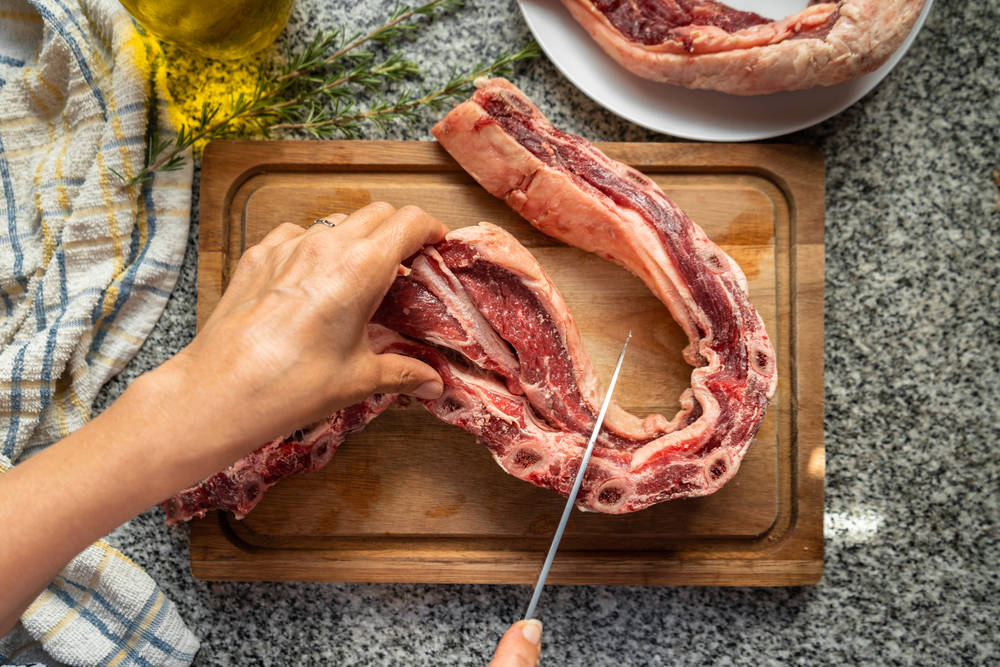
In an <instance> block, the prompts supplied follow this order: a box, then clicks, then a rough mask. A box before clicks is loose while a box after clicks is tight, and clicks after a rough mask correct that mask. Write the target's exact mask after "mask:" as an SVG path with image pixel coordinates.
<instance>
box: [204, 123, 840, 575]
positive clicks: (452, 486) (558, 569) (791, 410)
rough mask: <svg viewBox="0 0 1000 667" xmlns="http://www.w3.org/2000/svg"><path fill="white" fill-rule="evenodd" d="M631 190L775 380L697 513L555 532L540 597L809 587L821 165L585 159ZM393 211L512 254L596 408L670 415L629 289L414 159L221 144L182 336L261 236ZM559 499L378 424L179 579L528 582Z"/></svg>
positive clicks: (594, 522)
mask: <svg viewBox="0 0 1000 667" xmlns="http://www.w3.org/2000/svg"><path fill="white" fill-rule="evenodd" d="M599 147H600V148H601V149H602V150H604V151H605V152H606V153H607V154H608V155H610V156H611V157H613V158H615V159H618V160H621V161H623V162H626V163H629V164H631V165H633V166H635V167H637V168H638V169H640V170H641V171H643V172H644V173H646V174H647V175H649V176H650V177H651V178H653V179H654V180H655V181H656V182H657V183H658V184H659V185H660V187H662V188H663V189H664V191H665V192H666V193H667V194H668V195H669V196H670V197H671V198H673V199H674V200H675V201H676V202H677V203H678V204H679V205H680V206H681V207H682V208H683V209H684V210H685V211H686V212H687V213H688V214H689V215H690V216H691V217H692V218H693V219H694V220H695V221H696V222H698V223H699V224H700V225H701V226H702V227H703V228H704V229H705V230H706V232H707V233H708V235H709V236H710V237H711V238H713V239H714V240H715V241H716V242H717V243H719V244H720V246H722V247H723V249H724V250H725V251H726V252H727V253H729V254H730V255H731V256H732V257H733V258H734V259H735V260H736V261H737V262H738V263H739V264H740V265H741V267H742V268H743V270H744V272H745V273H746V275H747V278H748V282H749V286H750V296H751V300H752V301H753V303H754V305H755V306H756V307H757V309H758V310H759V311H760V313H761V316H762V317H763V319H764V322H765V326H766V327H767V329H768V332H769V333H770V334H771V336H772V338H773V340H774V341H775V342H776V348H777V356H778V371H779V378H780V379H779V386H778V391H777V393H776V396H775V399H774V401H773V402H772V405H771V407H770V408H769V410H768V414H767V417H766V418H765V420H764V422H763V424H762V427H761V430H760V432H759V433H758V435H757V438H756V441H755V444H754V447H753V448H752V449H751V450H750V452H749V453H748V455H747V457H746V458H745V460H744V462H743V465H742V466H741V469H740V471H739V473H738V474H737V476H736V478H735V479H734V480H733V481H732V482H731V483H730V484H728V485H727V486H726V487H724V488H723V489H722V490H721V491H719V492H718V493H716V494H714V495H712V496H708V497H705V498H697V499H688V500H681V501H674V502H670V503H662V504H660V505H656V506H654V507H652V508H650V509H647V510H644V511H642V512H637V513H635V514H631V515H625V516H605V515H598V514H584V513H580V514H578V515H575V516H574V517H573V520H572V521H571V522H570V524H569V527H568V529H567V533H566V537H565V538H564V540H563V546H562V547H561V549H560V552H559V556H558V558H557V559H556V562H555V564H554V566H553V570H552V574H551V575H550V581H551V582H552V583H576V584H580V583H595V584H596V583H603V584H657V585H660V584H696V585H789V584H806V583H814V582H816V581H817V580H818V579H819V577H820V576H821V574H822V549H823V534H822V519H823V462H824V457H823V440H822V437H823V430H822V427H823V393H822V392H823V380H822V372H823V364H822V351H823V330H822V325H823V201H824V192H823V187H824V174H823V161H822V154H821V153H820V152H819V151H818V150H814V149H810V148H800V147H789V146H746V145H737V146H715V145H687V144H601V145H599ZM376 200H383V201H388V202H389V203H391V204H393V205H395V206H403V205H405V204H415V205H418V206H421V207H422V208H424V209H425V210H427V211H428V212H430V213H432V214H433V215H435V216H436V217H438V218H439V219H440V220H441V221H442V222H444V223H445V224H446V225H447V226H449V227H451V228H456V227H461V226H466V225H469V224H475V223H476V222H478V221H480V220H488V221H490V222H493V223H496V224H499V225H501V226H503V227H504V228H506V229H507V230H508V231H510V232H511V233H512V234H514V236H516V237H517V238H518V239H519V240H520V241H521V242H522V243H523V244H524V245H525V246H526V247H528V248H529V249H530V250H531V252H532V253H533V254H534V255H535V257H536V258H537V259H538V260H539V263H540V264H542V266H543V267H544V268H545V270H546V271H547V272H548V273H549V275H550V276H551V278H552V279H553V281H554V282H555V284H556V285H557V286H558V287H559V289H560V291H561V292H562V294H563V296H564V298H565V299H566V302H567V304H568V305H569V307H570V309H571V311H572V312H573V313H574V315H575V317H576V319H577V322H578V324H579V326H580V330H581V333H582V334H583V337H584V341H585V342H586V344H587V349H588V350H589V352H590V354H591V356H592V357H593V359H594V362H595V366H596V367H597V370H598V373H599V374H600V376H601V377H604V378H607V377H608V376H609V375H610V373H611V370H612V368H613V366H614V362H615V358H616V356H617V350H618V349H619V347H620V345H621V340H622V339H623V338H624V335H625V332H626V331H627V330H629V329H632V331H633V332H635V334H636V336H635V338H634V340H633V343H632V344H631V345H630V347H629V355H628V356H627V357H626V362H625V366H624V367H623V372H622V378H621V379H620V380H619V388H618V389H617V390H616V393H615V395H616V399H617V400H618V402H619V404H621V405H622V406H623V407H624V408H626V409H627V410H630V411H632V412H634V413H636V414H639V415H645V414H650V413H653V412H658V413H661V414H664V415H666V416H667V417H668V418H669V417H672V416H673V414H674V412H676V410H677V409H678V397H679V396H680V393H681V392H682V391H683V390H684V389H685V388H686V387H687V386H689V383H690V373H691V368H690V367H689V366H687V365H686V364H685V363H684V362H683V360H682V358H681V354H680V350H681V349H682V348H683V347H684V345H685V344H686V343H687V341H686V339H685V337H684V335H683V333H682V332H681V330H680V328H679V327H678V326H677V325H676V324H675V323H674V322H673V320H672V319H671V318H670V316H669V314H668V313H667V312H666V309H665V308H664V307H663V305H662V304H661V303H660V302H659V301H658V300H656V299H655V298H654V297H653V296H652V295H651V294H650V293H649V292H648V290H647V289H646V288H645V286H644V285H643V284H642V283H641V282H640V281H639V280H638V279H636V278H635V277H634V276H632V275H630V274H629V273H628V272H627V271H625V270H624V269H622V268H621V267H618V266H616V265H613V264H610V263H608V262H605V261H604V260H601V259H599V258H597V257H596V256H594V255H590V254H588V253H585V252H583V251H580V250H578V249H576V248H572V247H568V246H566V245H564V244H562V243H560V242H558V241H555V240H554V239H551V238H549V237H547V236H545V235H543V234H541V233H539V232H538V231H537V230H535V229H534V228H533V227H531V226H530V225H529V224H528V223H526V222H525V221H524V220H522V219H521V218H520V217H519V216H517V215H516V214H514V213H513V212H512V211H511V210H510V209H508V208H507V207H506V205H504V204H503V202H501V201H499V200H497V199H495V198H493V197H492V196H491V195H489V194H488V193H487V192H485V191H484V190H483V189H482V188H481V187H479V185H478V184H476V183H475V182H474V181H473V180H472V179H471V178H470V177H469V176H468V175H467V174H465V172H463V171H462V170H461V169H460V168H459V167H458V166H457V165H456V164H455V163H454V162H453V161H452V160H451V158H450V157H449V156H447V154H445V153H444V151H443V150H442V149H441V148H440V147H439V146H438V145H437V144H435V143H422V142H221V143H213V144H210V145H209V146H208V148H207V149H206V153H205V160H204V167H203V176H202V191H201V235H200V256H199V305H198V321H199V325H200V324H201V323H203V322H204V321H205V319H207V317H208V316H209V315H210V314H211V310H212V309H213V308H214V307H215V305H216V304H217V302H218V299H219V297H220V295H221V293H222V291H223V290H224V289H225V285H226V284H227V280H228V276H229V275H231V272H232V270H233V268H234V267H235V264H236V262H237V261H238V259H239V256H240V255H241V254H242V252H243V251H244V250H245V249H246V248H247V247H249V246H251V245H253V244H255V243H257V242H259V241H260V240H261V239H262V238H263V237H264V235H266V234H267V233H268V232H269V231H270V230H271V229H272V228H273V227H275V226H276V225H278V224H280V223H282V222H286V221H287V222H294V223H297V224H302V225H306V224H308V223H309V222H310V221H312V220H313V219H315V218H317V217H320V216H323V215H327V214H329V213H334V212H351V211H353V210H355V209H357V208H358V207H360V206H363V205H365V204H367V203H369V202H371V201H376ZM562 504H563V499H562V498H560V497H559V496H557V495H556V494H554V493H552V492H550V491H547V490H544V489H539V488H536V487H533V486H531V485H528V484H525V483H523V482H521V481H519V480H517V479H515V478H513V477H511V476H508V475H506V474H505V473H504V472H503V471H502V470H501V469H500V468H499V467H498V466H497V465H496V464H495V463H494V462H493V461H492V459H491V457H490V456H489V453H488V452H487V451H486V449H485V448H483V447H482V446H480V445H478V444H477V443H476V442H475V440H474V438H472V436H470V435H469V434H467V433H465V432H464V431H461V430H459V429H456V428H453V427H450V426H447V425H445V424H443V423H441V422H439V421H437V420H436V419H434V418H433V417H432V416H430V415H429V414H428V413H427V412H426V411H424V410H423V409H422V408H421V407H419V406H414V407H411V408H409V409H407V410H397V409H393V410H390V411H389V412H387V413H386V414H384V415H382V416H381V417H379V418H378V419H377V420H375V421H374V422H373V423H372V424H371V425H370V426H369V427H368V428H367V429H366V430H365V431H364V432H362V433H360V434H358V435H356V436H353V437H351V438H349V439H348V441H347V442H346V443H345V444H344V445H343V446H342V447H341V449H340V450H339V451H338V452H337V454H336V456H335V457H334V459H333V461H332V462H331V463H330V464H329V465H328V466H327V467H326V468H324V469H323V470H321V471H319V472H318V473H314V474H312V475H304V476H293V477H291V478H288V479H285V480H283V481H282V482H281V483H279V484H278V485H277V486H275V487H274V488H272V489H271V490H270V491H269V492H268V494H267V496H266V497H265V498H264V500H263V501H262V502H261V504H260V505H258V507H257V508H255V509H254V511H253V512H251V513H250V515H248V516H247V517H246V519H245V520H243V521H242V522H239V521H236V520H235V519H234V518H233V517H232V516H225V515H223V514H221V513H219V514H218V515H217V516H214V517H210V518H206V519H204V520H201V521H196V522H195V523H194V526H193V531H192V550H191V564H192V572H193V573H194V575H195V576H196V577H199V578H204V579H236V580H258V579H263V580H275V579H291V580H329V581H409V582H470V583H471V582H491V583H529V582H530V581H531V580H532V578H533V577H534V575H535V574H536V572H537V568H538V565H539V562H540V558H541V557H542V555H543V552H544V549H545V548H546V547H547V546H548V542H549V539H550V538H551V534H552V531H553V529H554V527H555V524H556V522H557V520H558V517H559V513H560V510H561V507H562Z"/></svg>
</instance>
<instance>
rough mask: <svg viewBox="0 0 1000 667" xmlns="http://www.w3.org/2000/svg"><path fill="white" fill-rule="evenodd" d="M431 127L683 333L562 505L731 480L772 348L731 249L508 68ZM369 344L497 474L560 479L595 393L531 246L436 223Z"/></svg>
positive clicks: (510, 198)
mask: <svg viewBox="0 0 1000 667" xmlns="http://www.w3.org/2000/svg"><path fill="white" fill-rule="evenodd" d="M477 85H478V86H479V89H478V90H477V92H476V93H475V94H474V95H473V97H472V99H470V100H469V101H467V102H464V103H463V104H461V105H459V106H457V107H456V108H455V109H454V110H452V111H451V112H450V113H449V114H448V115H447V116H446V117H445V118H444V119H443V120H442V121H441V122H440V123H438V125H437V126H435V128H434V134H435V136H437V138H438V140H439V141H440V142H441V144H442V145H443V146H444V147H445V148H446V149H447V150H448V151H449V152H450V153H451V154H452V155H453V156H454V157H455V159H456V160H457V161H458V162H459V164H461V165H462V167H463V168H465V169H466V170H467V171H468V172H469V173H470V174H472V176H473V177H474V178H476V180H478V181H479V182H480V183H481V184H482V185H483V186H484V187H485V188H486V189H487V190H489V191H490V192H491V193H492V194H494V195H496V196H498V197H501V198H503V199H504V200H505V201H507V203H508V204H509V205H510V206H511V207H513V208H514V209H515V210H516V211H518V212H519V213H520V214H521V215H523V216H524V217H525V218H526V219H527V220H528V221H529V222H531V223H532V224H533V225H534V226H535V227H537V228H538V229H539V230H541V231H543V232H545V233H547V234H549V235H551V236H554V237H556V238H558V239H560V240H562V241H565V242H566V243H569V244H571V245H574V246H577V247H580V248H583V249H585V250H588V251H591V252H595V253H597V254H598V255H600V256H602V257H605V258H607V259H609V260H611V261H614V262H617V263H618V264H621V265H622V266H624V267H625V268H627V269H628V270H629V271H631V272H633V273H634V274H636V275H637V276H639V277H640V278H641V279H642V280H643V281H644V282H645V283H646V285H647V286H648V287H649V288H650V290H652V291H653V293H654V294H655V295H656V296H657V297H658V298H659V299H660V300H661V301H662V302H663V303H664V305H665V306H666V307H667V308H668V310H669V311H670V313H671V314H672V315H673V317H674V319H676V320H677V322H678V323H679V324H680V326H681V327H682V328H683V330H684V331H685V332H686V333H687V335H688V338H689V341H690V342H689V345H688V346H687V347H686V348H685V350H684V358H685V359H686V360H687V361H688V362H689V363H690V364H691V365H692V366H694V367H695V370H694V371H693V373H692V376H691V388H690V389H688V390H686V391H685V392H684V393H683V395H682V396H681V410H680V411H679V412H678V414H677V415H675V416H674V417H673V419H671V420H668V419H667V418H666V417H663V416H660V415H652V416H649V417H646V418H645V419H639V418H637V417H635V416H633V415H630V414H629V413H627V412H625V411H624V410H622V409H620V408H619V407H617V406H616V405H615V404H614V403H612V406H611V409H610V410H609V411H608V414H607V416H606V418H605V421H604V425H603V427H602V430H601V434H600V437H599V439H598V442H597V446H596V448H595V450H594V455H593V459H592V460H591V464H590V467H589V468H588V470H587V475H586V477H585V479H584V484H583V487H582V489H581V491H580V494H579V497H578V501H577V504H578V505H579V506H580V507H581V508H583V509H588V510H592V511H597V512H603V513H610V514H620V513H626V512H632V511H636V510H640V509H643V508H645V507H648V506H650V505H652V504H654V503H658V502H662V501H665V500H671V499H674V498H685V497H693V496H702V495H707V494H710V493H713V492H714V491H716V490H718V489H719V488H721V487H722V486H723V485H724V484H725V483H726V482H727V481H729V480H730V479H732V477H733V475H735V474H736V471H737V469H738V468H739V465H740V462H741V460H742V459H743V456H744V455H745V454H746V451H747V449H748V448H749V447H750V444H751V442H752V440H753V437H754V435H755V434H756V432H757V429H758V428H759V426H760V423H761V420H762V419H763V417H764V412H765V410H766V408H767V405H768V402H769V400H770V399H771V397H772V396H773V394H774V391H775V387H776V385H777V375H776V371H775V369H776V363H775V356H774V349H773V347H772V345H771V341H770V339H769V338H768V335H767V333H766V332H765V331H764V325H763V322H762V321H761V318H760V316H759V315H758V314H757V311H756V310H755V309H754V307H753V306H752V305H751V304H750V301H749V299H748V297H747V294H746V280H745V278H744V276H743V273H742V272H741V271H740V269H739V267H738V266H737V265H736V263H735V262H734V261H733V260H732V259H731V258H730V257H729V256H728V255H726V253H725V252H723V251H722V250H721V249H720V248H719V247H718V246H717V245H715V244H714V243H713V242H712V241H711V240H709V239H708V238H707V236H706V235H705V233H704V231H703V230H702V229H701V228H700V227H698V225H696V224H695V223H694V222H692V221H691V220H690V218H688V217H687V216H686V215H685V214H684V213H683V212H682V211H681V210H680V209H679V208H678V207H677V206H676V205H675V204H674V203H673V202H672V201H670V200H669V199H668V198H667V197H666V195H665V194H663V192H662V191H661V190H660V189H659V187H657V186H656V185H655V184H654V183H653V182H652V181H650V180H649V179H648V178H647V177H646V176H644V175H642V174H641V173H639V172H638V171H636V170H634V169H632V168H631V167H628V166H626V165H623V164H621V163H618V162H615V161H613V160H611V159H609V158H608V157H606V156H605V155H604V154H603V153H601V152H600V151H598V150H597V149H596V148H594V147H593V146H592V145H590V144H589V143H587V142H586V141H585V140H583V139H581V138H579V137H576V136H573V135H569V134H566V133H564V132H562V131H560V130H558V129H556V128H555V127H553V126H552V125H551V124H550V123H549V122H548V121H547V120H546V119H545V117H544V116H542V114H541V113H540V112H539V111H538V109H537V108H536V107H535V106H534V105H533V104H532V103H531V102H530V101H529V100H528V99H527V98H526V97H525V96H524V95H523V94H522V93H521V92H520V91H519V90H518V89H517V88H515V87H514V86H513V85H512V84H510V83H509V82H507V81H505V80H503V79H493V80H489V81H487V80H485V79H483V80H480V81H477ZM368 334H369V339H370V341H371V344H372V348H373V349H374V350H375V351H376V352H378V353H385V352H388V353H397V354H405V355H409V356H413V357H416V358H419V359H422V360H423V361H425V362H427V363H428V364H430V365H431V366H433V367H434V368H435V369H437V371H438V372H439V373H440V374H441V376H442V378H443V379H444V384H445V389H444V393H443V394H442V396H441V397H440V398H438V399H435V400H432V401H420V402H421V403H423V404H424V406H425V407H426V408H427V409H428V410H429V411H430V412H431V413H432V414H434V415H435V416H437V417H438V418H439V419H441V420H442V421H444V422H447V423H449V424H453V425H455V426H459V427H461V428H463V429H465V430H467V431H469V432H470V433H472V434H474V435H475V436H476V438H477V440H479V441H480V442H481V443H483V444H484V445H485V446H486V447H487V448H489V450H490V452H491V453H492V455H493V457H494V459H495V460H496V461H497V463H499V464H500V466H501V467H502V468H503V469H504V470H506V471H507V472H508V473H510V474H512V475H514V476H516V477H518V478H520V479H523V480H525V481H528V482H531V483H532V484H535V485H538V486H542V487H546V488H550V489H553V490H555V491H557V492H559V493H561V494H563V495H566V494H568V492H569V490H570V488H571V486H572V483H573V478H574V476H575V473H576V471H577V469H578V467H579V461H580V458H581V456H582V453H583V449H584V447H585V446H586V441H587V438H588V436H589V435H590V431H591V428H592V427H593V424H594V422H595V419H596V415H597V413H598V409H599V405H600V403H601V398H602V395H601V391H600V387H599V383H598V379H597V375H596V373H595V371H594V368H593V364H592V363H591V360H590V357H589V355H588V354H587V351H586V349H585V348H584V345H583V340H582V338H581V336H580V333H579V331H578V330H577V326H576V323H575V320H574V319H573V315H572V313H570V312H569V309H568V308H567V306H566V304H565V302H564V301H563V298H562V296H561V295H560V294H559V292H558V290H557V289H556V287H555V285H553V283H552V281H551V280H549V278H548V276H547V275H546V274H545V272H544V271H543V270H542V268H541V267H540V266H539V264H538V263H537V261H535V258H534V257H533V256H532V255H531V253H529V252H528V251H527V250H526V249H525V248H524V247H523V246H521V244H520V243H518V242H517V240H516V239H514V237H513V236H511V235H510V234H508V233H507V232H506V231H504V230H503V229H501V228H499V227H497V226H495V225H491V224H489V223H480V224H479V226H477V227H465V228H462V229H458V230H455V231H453V232H451V233H450V234H449V235H448V237H447V238H446V240H445V241H444V242H442V243H440V244H438V245H436V246H430V247H427V248H425V249H424V250H423V251H422V252H421V253H419V254H418V255H417V256H416V258H415V259H414V261H413V263H412V268H411V270H410V273H409V275H407V276H400V277H398V278H397V279H396V281H395V282H394V284H393V285H392V287H391V288H390V290H389V292H388V294H387V295H386V297H385V299H384V300H383V302H382V304H381V306H380V307H379V309H378V311H377V312H376V314H375V316H374V318H373V319H372V322H371V324H370V325H369V329H368ZM394 399H395V397H394V396H391V395H377V396H373V397H371V398H369V399H368V400H367V401H365V402H364V403H361V404H359V405H356V406H352V407H349V408H346V409H345V410H342V411H340V412H338V413H336V414H334V415H332V416H331V417H329V418H328V419H327V420H325V421H324V422H321V423H319V424H316V425H313V426H311V427H308V428H306V429H303V430H302V431H298V432H296V433H295V434H293V435H292V436H289V437H288V438H284V439H279V440H276V441H274V442H272V443H269V444H267V445H265V446H264V447H262V448H261V449H259V450H257V451H256V452H254V453H252V454H251V455H249V456H248V457H246V458H244V459H243V460H241V461H239V462H237V463H236V464H234V465H233V466H231V467H230V468H228V469H227V470H225V471H222V472H220V473H218V474H216V475H214V476H213V477H211V478H209V479H208V480H205V481H204V482H202V483H201V484H200V485H198V486H196V487H193V488H191V489H187V490H186V491H184V492H182V493H181V494H179V495H178V496H175V497H174V498H172V499H170V500H169V501H167V502H166V503H164V507H165V509H166V510H167V515H168V522H169V523H178V522H180V521H185V520H187V519H190V518H191V517H193V516H204V514H205V513H206V512H207V511H209V510H211V509H227V510H233V511H234V512H236V515H237V517H242V516H243V515H245V514H246V512H248V511H249V510H250V509H251V508H252V507H253V506H254V505H255V504H256V503H257V502H259V500H260V498H261V496H262V495H263V492H264V491H265V490H266V489H267V487H269V486H270V485H272V484H273V483H275V482H276V481H277V479H279V478H280V477H283V476H285V475H288V474H292V473H297V472H311V471H313V470H316V469H318V468H319V467H321V466H322V465H325V463H326V462H327V461H328V460H329V458H330V456H331V455H332V453H333V451H334V450H335V449H336V447H337V446H338V445H339V444H340V443H341V442H343V440H344V438H345V437H346V435H348V434H350V433H353V432H357V431H358V430H360V429H361V428H363V427H364V426H365V425H366V424H367V423H368V422H369V421H370V420H371V419H373V418H374V417H375V416H377V415H378V414H380V413H381V412H382V411H383V410H384V409H385V408H386V407H388V406H389V404H390V403H391V402H392V401H393V400H394Z"/></svg>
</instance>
